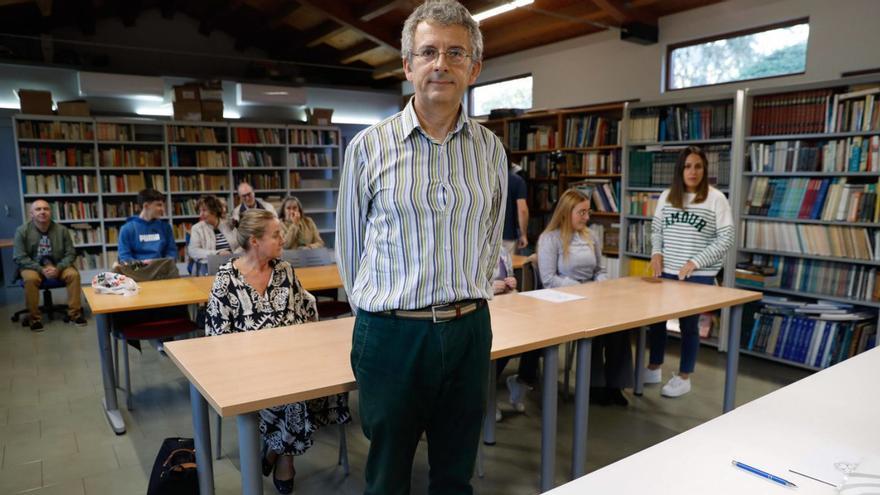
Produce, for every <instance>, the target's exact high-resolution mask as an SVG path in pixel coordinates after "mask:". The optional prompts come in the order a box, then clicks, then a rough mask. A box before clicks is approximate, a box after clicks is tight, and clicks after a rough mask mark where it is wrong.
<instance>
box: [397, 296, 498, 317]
mask: <svg viewBox="0 0 880 495" xmlns="http://www.w3.org/2000/svg"><path fill="white" fill-rule="evenodd" d="M485 305H486V300H485V299H469V300H466V301H459V302H456V303H450V304H440V305H437V306H430V307H427V308H423V309H412V310H408V309H394V310H391V311H382V312H381V314H383V315H388V316H394V317H397V318H405V319H410V320H431V321H433V322H434V323H442V322H444V321H452V320H457V319H458V318H461V317H462V316H465V315H467V314H470V313H473V312H474V311H476V310H478V309H480V308H482V307H483V306H485Z"/></svg>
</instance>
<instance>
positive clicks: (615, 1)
mask: <svg viewBox="0 0 880 495" xmlns="http://www.w3.org/2000/svg"><path fill="white" fill-rule="evenodd" d="M592 1H593V3H594V4H595V5H596V7H599V9H600V10H602V12H605V13H606V14H607V15H608V17H610V18H611V19H613V20H614V22H615V23H617V24H618V25H622V24H626V23H628V22H632V21H638V22H642V23H645V24H657V18H656V17H655V16H652V15H650V14H646V13H645V11H644V10H640V9H638V8H633V7H632V6H631V5H628V4H627V2H624V1H623V0H592Z"/></svg>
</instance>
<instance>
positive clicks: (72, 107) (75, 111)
mask: <svg viewBox="0 0 880 495" xmlns="http://www.w3.org/2000/svg"><path fill="white" fill-rule="evenodd" d="M58 115H60V116H62V117H88V116H89V115H91V114H90V113H89V102H87V101H86V100H71V101H59V102H58Z"/></svg>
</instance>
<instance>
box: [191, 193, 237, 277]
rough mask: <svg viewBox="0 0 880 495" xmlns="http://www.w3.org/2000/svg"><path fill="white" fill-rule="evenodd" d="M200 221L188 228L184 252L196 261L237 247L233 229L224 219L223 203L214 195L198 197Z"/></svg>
mask: <svg viewBox="0 0 880 495" xmlns="http://www.w3.org/2000/svg"><path fill="white" fill-rule="evenodd" d="M199 219H200V221H199V222H198V223H197V224H195V225H193V226H192V229H191V230H190V238H189V245H188V246H187V248H186V252H187V254H188V255H189V257H190V258H192V259H193V260H195V261H196V262H197V263H205V260H206V259H207V258H208V256H211V255H214V254H232V253H233V252H234V251H235V250H236V249H238V247H239V246H238V240H237V235H236V234H235V230H234V229H233V228H232V227H231V226H230V225H229V222H227V221H226V219H225V217H224V212H223V203H221V202H220V200H219V199H217V198H216V197H214V196H202V197H201V198H199Z"/></svg>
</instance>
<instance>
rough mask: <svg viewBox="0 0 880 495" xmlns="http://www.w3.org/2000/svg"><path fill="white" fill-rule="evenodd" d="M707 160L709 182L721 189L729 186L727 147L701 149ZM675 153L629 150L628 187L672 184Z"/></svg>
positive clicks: (676, 155)
mask: <svg viewBox="0 0 880 495" xmlns="http://www.w3.org/2000/svg"><path fill="white" fill-rule="evenodd" d="M703 152H704V153H705V154H706V159H707V160H708V161H709V163H708V169H707V170H706V173H707V174H708V176H709V183H710V184H713V185H716V186H719V187H724V186H727V185H729V184H730V146H728V145H720V146H718V145H716V146H706V147H704V148H703ZM679 153H680V152H679V151H678V150H671V149H664V150H659V151H648V150H631V151H630V154H629V172H630V175H629V185H630V186H631V187H666V186H669V185H670V184H672V179H673V176H674V175H675V165H676V162H677V161H678V155H679Z"/></svg>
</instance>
